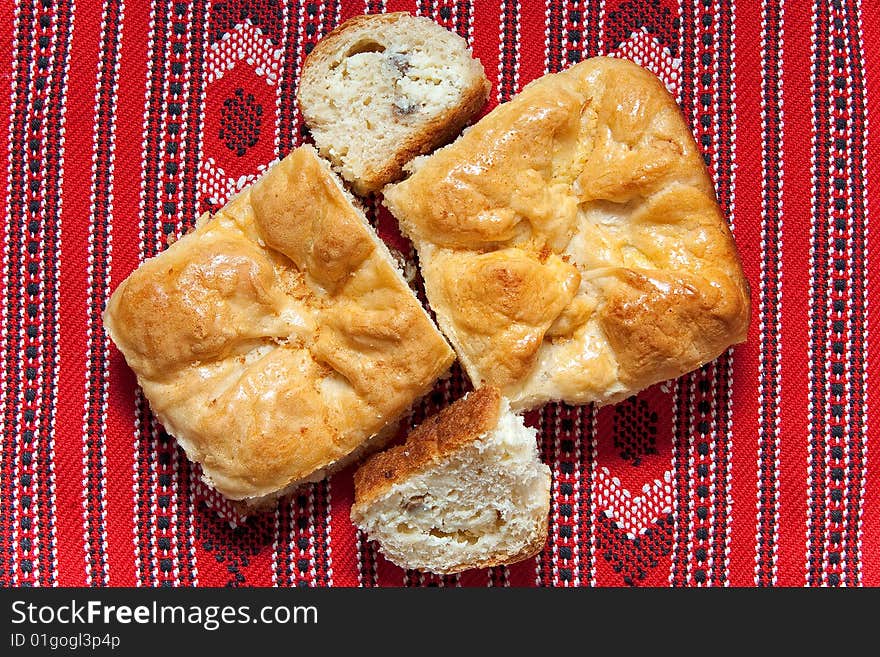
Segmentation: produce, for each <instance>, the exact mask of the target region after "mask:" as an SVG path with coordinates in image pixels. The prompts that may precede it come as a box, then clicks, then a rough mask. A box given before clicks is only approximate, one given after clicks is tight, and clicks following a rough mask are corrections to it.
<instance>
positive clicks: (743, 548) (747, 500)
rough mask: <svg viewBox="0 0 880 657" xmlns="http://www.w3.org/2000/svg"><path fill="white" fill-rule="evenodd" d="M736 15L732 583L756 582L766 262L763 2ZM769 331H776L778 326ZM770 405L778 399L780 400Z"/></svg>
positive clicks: (746, 4) (741, 8)
mask: <svg viewBox="0 0 880 657" xmlns="http://www.w3.org/2000/svg"><path fill="white" fill-rule="evenodd" d="M737 8H738V14H737V16H736V63H735V66H736V69H735V71H736V104H737V126H736V127H737V130H736V139H737V141H736V154H737V161H738V166H739V171H738V176H737V185H736V214H735V221H736V232H737V240H736V241H737V247H738V248H739V252H740V256H741V258H742V263H743V270H744V271H745V275H746V278H747V279H748V280H749V283H750V284H751V287H752V322H751V326H750V327H749V337H748V341H747V342H746V344H744V345H741V346H739V347H738V348H737V352H736V364H737V369H736V371H735V372H734V384H733V389H734V393H733V400H734V408H735V409H736V434H735V441H736V442H735V452H734V459H733V464H732V467H733V472H732V479H733V487H734V500H735V504H734V512H733V527H732V530H731V543H730V583H731V584H732V585H734V586H752V585H754V583H755V532H756V524H755V514H754V512H753V510H754V508H755V499H756V498H755V487H756V485H757V482H756V461H757V457H756V454H757V450H756V447H757V444H758V436H759V424H758V412H759V409H758V384H759V379H758V377H759V371H758V366H759V356H760V344H759V340H758V326H759V316H758V312H759V309H758V290H759V287H758V286H759V285H760V262H761V223H760V217H761V176H760V172H761V166H762V164H761V140H760V138H758V135H760V132H761V4H760V3H758V2H740V3H739V4H738V5H737ZM768 330H771V331H772V330H775V327H774V326H770V327H768ZM771 403H775V400H774V401H773V402H771Z"/></svg>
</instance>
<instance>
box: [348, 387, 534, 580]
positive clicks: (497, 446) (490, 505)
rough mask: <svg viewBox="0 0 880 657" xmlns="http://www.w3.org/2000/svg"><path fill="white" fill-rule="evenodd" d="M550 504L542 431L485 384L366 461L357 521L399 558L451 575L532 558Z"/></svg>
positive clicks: (358, 480) (358, 478) (358, 486)
mask: <svg viewBox="0 0 880 657" xmlns="http://www.w3.org/2000/svg"><path fill="white" fill-rule="evenodd" d="M549 505H550V470H549V468H548V467H547V466H546V465H543V464H542V463H541V462H540V459H539V457H538V450H537V444H536V432H535V430H534V429H532V428H529V427H526V426H525V425H524V423H523V420H522V418H521V417H520V416H517V415H515V414H513V413H511V412H510V410H509V407H508V403H507V401H506V400H504V399H503V398H502V397H501V396H500V394H499V393H498V391H497V390H496V389H494V388H482V389H480V390H478V391H475V392H472V393H471V394H470V395H469V396H468V397H466V398H464V399H462V400H459V401H458V402H456V403H454V404H452V405H451V406H450V407H448V408H447V409H445V410H444V411H441V412H440V413H439V414H437V415H435V416H433V417H432V418H429V419H428V420H426V421H425V422H424V423H423V424H422V425H421V426H419V427H418V428H416V429H415V430H414V431H413V432H412V434H410V436H409V438H408V440H407V442H406V444H405V445H401V446H398V447H394V448H392V449H390V450H388V451H386V452H383V453H380V454H377V455H375V456H373V457H372V458H371V459H370V460H368V461H367V462H366V463H365V464H364V465H363V466H362V467H361V469H360V470H359V471H358V472H357V473H356V475H355V504H354V506H353V507H352V520H353V521H354V522H355V524H357V525H358V526H359V527H360V528H361V529H362V530H363V531H365V532H366V533H367V535H368V536H369V537H370V538H371V539H374V540H376V541H377V542H378V543H379V545H380V548H381V550H382V552H383V553H384V554H385V556H386V557H388V559H390V560H391V561H392V562H394V563H396V564H398V565H399V566H401V567H403V568H413V569H417V570H422V571H430V572H435V573H441V574H444V573H454V572H460V571H462V570H466V569H468V568H480V567H488V566H497V565H501V564H510V563H514V562H516V561H520V560H522V559H526V558H528V557H530V556H533V555H534V554H536V553H537V552H539V551H540V550H541V548H542V547H543V545H544V543H545V541H546V537H547V514H548V512H549Z"/></svg>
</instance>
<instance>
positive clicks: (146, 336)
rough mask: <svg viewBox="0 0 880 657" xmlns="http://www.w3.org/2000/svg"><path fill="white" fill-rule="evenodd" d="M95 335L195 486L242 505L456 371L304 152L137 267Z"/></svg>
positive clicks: (315, 469)
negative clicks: (171, 439) (193, 467)
mask: <svg viewBox="0 0 880 657" xmlns="http://www.w3.org/2000/svg"><path fill="white" fill-rule="evenodd" d="M104 325H105V327H106V328H107V330H108V332H109V334H110V337H111V338H112V339H113V341H114V342H115V343H116V345H117V346H118V347H119V349H120V351H121V352H122V353H123V355H124V356H125V359H126V361H127V362H128V364H129V365H130V366H131V368H132V369H133V370H134V372H135V374H136V375H137V379H138V382H139V383H140V385H141V387H142V388H143V392H144V395H145V396H146V398H147V399H148V400H149V402H150V406H151V408H152V409H153V411H154V412H155V414H156V415H157V417H158V418H159V420H160V421H161V422H162V424H164V425H165V428H166V429H167V430H168V432H169V433H170V434H172V435H173V436H175V437H176V438H177V439H178V441H179V442H180V444H181V445H182V446H183V448H184V449H185V450H186V453H187V455H188V456H189V458H191V459H192V460H194V461H198V462H199V463H201V464H202V468H203V472H204V479H205V481H206V482H207V483H209V484H210V485H212V486H214V487H215V488H216V489H217V490H218V491H219V492H221V493H222V494H223V495H225V496H226V497H228V498H230V499H232V500H240V501H242V502H243V503H244V504H245V505H250V506H256V505H260V504H263V503H265V502H266V501H268V500H272V499H274V498H275V497H276V496H277V495H279V494H282V493H284V492H286V491H289V490H290V489H291V488H294V487H296V486H297V485H299V484H301V483H302V482H304V481H312V480H315V479H318V478H321V477H322V476H324V474H325V473H326V471H327V470H328V468H335V467H339V466H340V465H341V464H343V463H345V462H346V459H350V458H351V457H352V455H355V454H357V453H358V452H359V451H361V450H363V449H364V448H365V446H366V445H368V444H369V443H370V442H371V441H373V440H376V439H378V438H381V437H383V436H384V435H386V434H387V433H389V430H388V429H387V428H386V427H388V425H390V424H392V423H393V422H394V421H395V420H396V419H397V418H398V417H399V416H400V415H401V414H402V413H403V412H404V411H405V410H406V409H407V408H408V407H409V406H410V404H411V403H412V402H413V401H414V400H415V399H417V398H418V397H419V396H421V395H422V394H424V393H425V392H427V391H428V390H429V389H430V388H431V386H432V385H433V383H434V381H435V380H436V379H437V378H438V377H439V376H440V375H441V374H443V372H444V371H445V370H446V369H447V368H448V367H449V365H450V364H451V362H452V360H453V354H452V351H451V349H450V348H449V347H448V345H447V344H446V342H445V340H444V339H443V337H442V336H441V335H440V333H439V332H438V331H437V329H436V327H435V326H434V324H433V322H432V321H431V320H430V318H429V317H428V316H427V314H426V313H425V311H424V309H423V308H422V306H421V304H420V303H419V301H418V299H417V298H416V297H415V295H414V294H413V292H412V291H411V290H410V288H409V287H408V286H407V284H406V282H405V281H404V280H403V278H402V277H401V275H400V273H399V272H398V270H397V268H396V267H395V264H394V261H393V259H392V257H391V254H390V253H389V252H388V249H387V248H386V247H385V245H384V244H383V243H382V242H381V240H379V239H378V237H377V236H376V234H375V233H374V232H373V231H372V229H371V228H370V226H369V224H368V223H367V221H366V218H365V217H364V216H363V213H361V212H360V211H359V210H358V209H357V208H356V207H355V206H354V205H352V202H351V200H350V199H349V198H348V197H347V195H346V193H345V192H344V190H343V188H342V186H341V183H340V182H339V181H338V180H337V179H336V176H335V175H334V174H333V173H332V172H331V171H330V168H329V166H328V165H327V164H326V162H323V161H322V160H321V159H320V158H319V157H318V156H317V154H316V153H315V151H314V150H313V149H312V148H311V147H302V148H299V149H297V150H294V151H293V152H292V153H291V154H290V155H288V156H287V157H286V158H285V159H284V160H282V161H281V162H279V163H278V164H277V165H275V166H274V167H272V168H271V169H270V170H269V172H268V173H266V175H265V176H264V177H263V178H261V179H260V180H259V181H258V182H256V183H255V184H254V185H253V186H252V187H250V188H248V189H246V190H244V191H243V192H242V193H241V194H239V195H238V196H236V197H235V198H234V199H232V200H231V201H230V202H229V203H228V204H227V205H226V206H225V207H224V208H222V209H221V210H220V211H219V212H218V213H217V214H215V215H214V216H213V217H211V218H210V219H209V220H207V221H204V222H201V223H200V225H199V226H198V228H197V229H196V230H195V231H194V232H192V233H190V234H189V235H186V236H184V237H182V238H181V239H179V240H178V241H177V242H175V243H174V244H173V245H172V246H170V247H169V248H168V249H167V250H166V251H165V252H163V253H161V254H159V255H158V256H156V257H155V258H151V259H149V260H147V261H146V262H144V263H143V264H142V265H141V266H140V267H138V269H137V270H135V271H134V272H133V273H132V274H131V275H130V276H129V277H128V278H126V279H125V280H124V281H123V282H122V283H121V284H120V285H119V287H118V288H117V289H116V291H115V292H114V293H113V296H112V297H111V299H110V301H109V303H108V305H107V310H106V312H105V313H104Z"/></svg>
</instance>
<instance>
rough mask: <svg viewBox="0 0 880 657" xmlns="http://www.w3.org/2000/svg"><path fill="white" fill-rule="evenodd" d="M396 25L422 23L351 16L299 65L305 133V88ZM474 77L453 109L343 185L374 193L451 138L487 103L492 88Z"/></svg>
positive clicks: (310, 115) (325, 150) (403, 16)
mask: <svg viewBox="0 0 880 657" xmlns="http://www.w3.org/2000/svg"><path fill="white" fill-rule="evenodd" d="M400 20H405V21H413V22H414V27H413V29H414V30H424V29H426V28H425V26H424V25H422V24H420V22H421V21H422V20H424V19H419V18H417V17H413V16H412V15H410V14H408V13H406V12H393V13H390V14H371V15H364V16H354V17H352V18H350V19H348V20H347V21H345V22H344V23H343V24H342V25H339V26H338V27H336V28H335V29H334V30H333V31H331V32H330V33H329V34H327V36H325V37H324V38H323V39H321V40H320V41H319V42H318V44H317V45H316V46H315V48H314V50H312V52H311V53H309V55H308V57H306V61H305V63H304V64H303V70H302V75H301V80H302V81H301V83H300V87H301V90H300V93H298V94H297V103H298V104H299V107H300V111H301V112H302V114H303V116H304V118H305V121H306V124H307V125H309V127H312V128H313V129H314V127H315V126H316V122H317V118H316V117H315V116H314V112H313V111H312V107H311V105H310V103H309V100H308V98H309V94H308V92H306V93H305V94H304V93H303V89H308V88H309V86H310V85H311V86H314V85H315V84H316V82H317V81H318V80H320V79H322V78H323V77H324V76H325V74H326V71H328V70H329V68H330V67H331V66H332V65H333V63H334V62H335V61H338V60H339V59H340V58H341V56H342V55H341V53H343V52H344V51H346V50H347V49H348V48H349V47H350V46H351V45H352V44H353V43H355V42H356V41H357V39H359V38H362V37H370V38H375V39H380V37H379V36H378V34H377V31H379V30H381V29H382V28H383V27H385V26H389V25H393V24H395V23H397V22H398V21H400ZM426 24H428V25H430V28H429V29H434V28H436V29H443V28H437V26H435V25H433V24H431V23H428V22H427V21H426ZM380 40H381V39H380ZM478 66H479V65H478ZM479 71H480V74H479V75H477V76H472V79H471V82H470V84H469V85H468V86H467V87H466V88H465V89H463V90H462V92H461V97H460V98H459V100H458V102H457V103H456V104H455V105H454V106H453V107H450V108H449V109H448V110H446V111H444V112H442V113H441V114H438V115H435V116H433V117H429V118H427V119H426V120H424V121H422V122H420V123H419V124H418V125H414V126H413V130H412V131H411V132H410V134H409V135H408V136H407V137H406V138H405V139H402V140H401V141H400V142H398V143H397V144H395V148H394V150H391V151H389V152H388V155H387V157H386V158H385V159H384V161H383V164H382V165H380V166H375V167H369V168H367V169H366V170H364V171H363V172H361V173H360V175H359V176H358V177H356V178H350V179H349V182H350V183H351V184H352V187H353V188H354V190H355V191H356V192H357V193H358V194H361V195H366V194H369V193H372V192H375V191H378V190H379V189H381V188H382V187H383V186H384V185H386V184H388V183H390V182H394V181H396V180H399V179H400V178H401V177H403V167H404V165H405V164H406V163H407V162H409V161H410V160H411V159H412V158H414V157H417V156H419V155H423V154H425V153H429V152H431V151H432V150H434V149H435V148H437V147H438V146H441V145H443V144H446V143H448V142H449V141H451V140H452V139H453V138H455V137H456V136H457V135H458V134H459V133H460V132H461V129H462V128H463V127H464V126H465V125H466V124H467V123H468V121H470V120H471V119H472V118H473V117H474V116H475V115H476V114H477V113H478V112H479V111H480V110H481V109H482V108H483V106H484V105H485V104H486V101H487V100H488V98H489V93H490V91H491V89H492V85H491V83H490V82H489V80H488V79H487V78H486V76H485V74H484V73H483V71H482V67H481V66H480V67H479ZM378 73H379V72H378V71H377V74H378ZM315 139H316V143H317V145H318V147H319V149H320V151H321V154H322V155H324V156H325V157H328V158H329V159H331V160H332V161H333V164H334V165H337V166H338V165H340V164H341V161H340V160H339V159H338V158H335V157H334V156H333V155H332V154H331V152H330V149H329V143H325V139H322V137H321V135H320V134H316V135H315Z"/></svg>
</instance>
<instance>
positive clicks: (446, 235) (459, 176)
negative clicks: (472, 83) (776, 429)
mask: <svg viewBox="0 0 880 657" xmlns="http://www.w3.org/2000/svg"><path fill="white" fill-rule="evenodd" d="M413 168H414V172H413V174H412V176H411V177H410V178H408V179H407V180H405V181H403V182H401V183H398V184H396V185H390V186H388V187H386V188H385V190H384V193H385V202H386V205H388V207H389V208H390V209H391V211H392V212H393V213H394V215H395V216H396V217H397V218H398V220H399V221H400V223H401V226H402V228H403V229H404V231H405V232H406V233H407V234H408V235H409V236H410V237H411V238H412V239H413V241H414V242H415V244H416V247H417V248H418V250H419V256H420V264H421V267H422V272H423V275H424V278H425V287H426V291H427V294H428V299H429V301H430V303H431V306H432V307H433V309H434V311H435V313H436V315H437V320H438V323H439V324H440V327H441V329H443V331H444V333H446V335H447V336H448V337H449V338H450V340H451V341H452V343H453V345H454V346H455V347H456V351H457V352H458V354H459V356H460V358H461V360H462V363H463V364H464V366H465V369H466V371H467V372H468V374H469V376H470V377H471V379H472V380H473V381H474V383H475V385H481V384H486V385H494V386H497V387H499V388H501V390H502V393H503V394H504V395H505V396H507V397H509V398H510V399H511V404H512V406H513V407H514V408H528V407H534V406H537V405H540V404H541V403H544V402H545V401H548V400H551V399H559V400H565V401H568V402H570V403H586V402H591V401H596V402H599V403H608V402H611V401H616V400H617V399H620V398H622V397H625V396H627V395H629V394H632V393H634V392H637V391H638V390H640V389H642V388H644V387H647V386H648V385H651V384H652V383H656V382H658V381H662V380H664V379H666V378H670V377H674V376H678V375H679V374H682V373H684V372H687V371H689V370H692V369H694V368H696V367H699V366H700V365H702V364H704V363H705V362H707V361H709V360H711V359H713V358H715V357H716V356H718V355H719V354H720V353H721V352H723V351H724V350H725V349H726V348H727V347H728V346H729V345H731V344H734V343H737V342H741V341H743V340H745V338H746V332H747V329H748V321H749V291H748V283H747V281H746V279H745V277H744V275H743V272H742V266H741V263H740V260H739V255H738V253H737V250H736V246H735V244H734V242H733V238H732V236H731V234H730V231H729V229H728V227H727V224H726V223H725V221H724V218H723V217H722V215H721V211H720V209H719V207H718V204H717V202H716V200H715V196H714V191H713V188H712V183H711V180H710V178H709V175H708V173H707V172H706V168H705V165H704V163H703V161H702V158H701V157H700V154H699V151H698V149H697V148H696V145H695V143H694V141H693V136H692V135H691V134H690V131H689V130H688V128H687V125H686V123H685V121H684V119H683V117H682V116H681V112H680V110H679V108H678V106H677V105H676V104H675V101H674V99H673V98H672V97H671V96H670V95H669V93H668V92H667V91H666V89H665V88H664V87H663V85H662V83H661V82H660V81H659V80H658V79H657V78H656V77H655V76H653V75H652V74H651V73H649V72H647V71H645V70H644V69H641V68H640V67H638V66H636V65H635V64H633V63H631V62H627V61H624V60H617V59H607V58H601V57H600V58H594V59H591V60H587V61H584V62H582V63H580V64H578V65H576V66H574V67H572V68H570V69H568V70H567V71H564V72H563V73H560V74H557V75H547V76H544V77H543V78H540V79H539V80H537V81H535V82H533V83H531V84H530V85H528V86H527V87H526V88H525V89H524V90H523V91H522V92H521V93H520V94H519V95H518V96H517V97H515V98H514V99H512V100H511V101H510V102H508V103H505V104H504V105H501V106H499V107H498V108H496V109H495V110H493V111H492V112H491V113H489V114H488V115H487V116H486V117H485V118H483V119H482V120H481V121H480V122H478V123H477V124H476V125H474V126H473V127H471V128H470V129H469V130H468V131H467V132H465V134H464V135H463V136H462V137H461V138H460V139H459V140H458V141H456V142H455V143H453V144H452V145H451V146H448V147H446V148H444V149H441V150H439V151H437V152H436V153H435V154H433V155H431V156H429V157H427V158H423V159H422V160H420V161H416V162H414V163H413ZM553 257H556V258H560V259H562V260H563V261H564V262H565V263H566V265H567V266H569V267H571V268H572V269H573V270H575V271H576V272H577V274H578V278H577V281H578V283H576V284H575V287H576V288H577V289H576V291H575V292H574V293H572V294H570V295H569V294H568V292H567V289H568V286H570V285H571V282H570V281H571V280H572V279H571V278H566V277H564V276H562V277H558V278H555V279H554V278H553V277H549V278H548V277H546V276H544V275H543V273H544V271H545V268H542V267H539V268H535V270H534V283H533V284H534V286H535V288H536V289H540V288H541V286H544V287H549V288H550V291H549V292H546V293H545V294H544V295H543V297H542V298H541V299H536V298H535V297H534V296H529V295H521V298H520V299H519V300H518V301H517V289H521V288H523V286H522V285H521V284H518V285H513V286H512V287H506V288H505V290H504V291H503V292H499V291H498V290H495V292H494V293H492V294H487V295H485V296H484V297H481V296H480V295H472V296H473V298H469V297H467V294H465V292H466V291H467V290H472V289H473V290H478V289H481V288H482V289H489V288H492V286H491V285H487V283H486V281H485V280H483V279H484V278H485V276H484V273H483V270H482V269H481V268H479V267H474V265H473V264H472V263H473V262H474V261H475V260H480V259H485V258H494V259H495V260H496V261H497V262H496V263H495V266H494V268H493V269H494V280H495V281H502V280H505V279H507V280H511V281H514V280H516V279H517V276H516V273H517V271H519V270H521V269H522V267H521V266H520V265H519V263H520V262H521V261H522V260H523V259H529V258H531V259H532V260H535V261H540V262H541V263H547V262H550V258H553ZM503 270H507V274H504V273H503ZM539 281H540V282H539ZM463 291H464V292H463ZM496 299H497V303H501V302H504V303H508V302H510V303H509V304H508V305H510V307H509V308H508V309H507V310H506V311H505V312H503V313H498V312H486V308H485V306H486V305H487V304H488V305H489V306H491V305H493V304H495V303H496ZM563 299H565V302H564V303H559V302H560V301H561V300H563ZM517 307H519V310H517V309H516V308H517ZM536 307H537V308H540V309H541V310H542V311H544V314H543V315H542V316H541V318H540V319H541V321H540V322H538V323H534V324H531V326H530V330H529V331H527V332H523V330H522V329H521V324H522V323H521V322H520V321H518V320H517V319H516V316H517V313H518V312H525V311H526V310H529V311H533V310H534V308H536ZM512 355H513V356H516V358H514V359H513V360H512Z"/></svg>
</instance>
